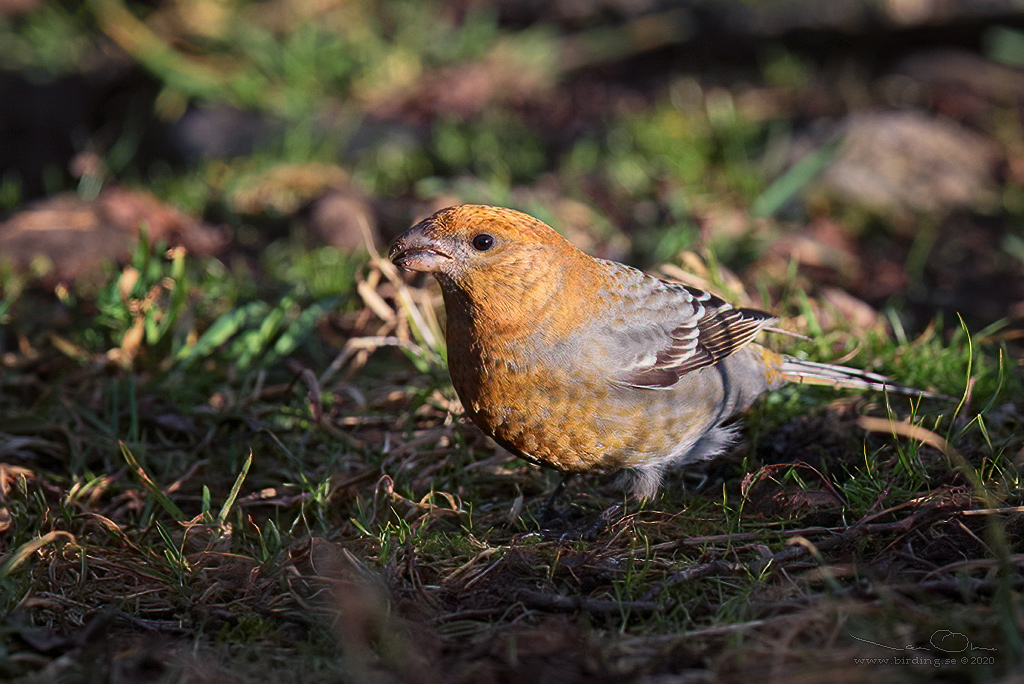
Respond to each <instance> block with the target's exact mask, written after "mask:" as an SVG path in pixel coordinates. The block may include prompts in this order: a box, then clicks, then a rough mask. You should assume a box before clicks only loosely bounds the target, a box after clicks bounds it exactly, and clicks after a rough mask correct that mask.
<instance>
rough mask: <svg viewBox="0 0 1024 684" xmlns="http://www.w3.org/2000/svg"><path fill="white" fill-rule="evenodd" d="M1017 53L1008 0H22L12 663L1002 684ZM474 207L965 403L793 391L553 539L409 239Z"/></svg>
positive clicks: (1012, 562) (582, 506)
mask: <svg viewBox="0 0 1024 684" xmlns="http://www.w3.org/2000/svg"><path fill="white" fill-rule="evenodd" d="M1022 65H1024V12H1022V10H1021V3H1020V0H824V1H823V0H690V1H683V0H679V1H676V2H670V1H668V0H500V1H498V2H483V1H479V0H390V1H389V0H376V1H374V0H262V1H259V2H254V1H243V0H146V1H143V0H138V1H136V0H85V1H84V2H72V1H70V0H0V679H3V680H4V681H15V678H16V677H19V676H20V677H23V679H21V680H18V681H34V682H39V681H90V682H99V681H112V682H127V681H130V682H144V681H172V680H173V681H197V682H198V681H216V682H227V681H246V680H249V681H254V680H255V681H259V680H268V681H269V680H272V681H296V682H298V681H302V682H307V681H354V682H360V681H366V682H374V683H376V682H382V681H383V682H392V681H394V682H398V681H401V682H423V683H424V684H427V683H433V682H440V681H444V682H456V683H458V682H467V683H472V684H479V682H489V681H501V682H529V683H530V684H535V683H536V682H540V681H559V682H574V681H579V682H593V681H610V680H611V679H615V681H630V680H639V681H646V682H651V681H669V680H670V679H671V680H672V681H676V679H678V678H679V677H680V676H681V675H680V673H684V674H685V673H687V672H688V673H689V674H688V675H687V676H685V677H683V678H684V679H685V680H686V681H719V680H721V681H752V680H754V679H763V678H764V677H769V678H770V675H769V674H768V673H769V672H770V673H773V674H774V673H778V674H779V677H778V678H777V679H780V680H782V681H870V682H877V681H889V680H890V679H892V678H893V677H896V678H897V679H899V678H900V676H902V679H900V681H911V680H915V681H919V680H921V679H924V678H926V677H924V675H923V673H924V672H927V673H928V676H927V678H934V676H935V675H934V674H933V673H934V672H936V670H934V668H932V667H930V666H929V665H924V666H922V667H924V668H926V669H924V670H920V671H918V670H915V671H911V670H910V669H894V667H892V666H888V667H883V666H881V665H877V663H876V665H877V666H876V665H871V664H870V663H868V664H861V665H859V666H858V667H857V668H855V667H854V663H855V661H854V660H853V656H855V655H858V654H860V655H864V656H866V657H874V656H877V655H879V651H878V650H877V649H878V648H879V647H878V646H877V644H885V645H888V644H893V645H903V644H915V645H916V646H908V647H907V648H908V649H917V650H915V654H922V653H923V651H922V650H920V649H923V648H927V646H926V645H927V644H929V643H930V644H932V645H933V646H937V644H936V643H935V642H934V641H930V639H933V638H934V635H936V634H940V633H944V634H954V630H959V631H957V632H956V633H955V635H956V636H959V637H964V635H969V637H970V639H971V640H972V642H973V643H975V644H978V645H979V646H981V647H984V648H986V649H988V648H991V649H996V650H997V651H998V652H997V653H995V657H994V658H991V659H989V660H990V661H991V662H989V663H988V664H987V665H984V667H983V668H982V669H981V670H978V669H976V668H975V669H971V668H969V667H968V666H966V665H965V666H964V668H961V669H955V668H947V669H945V670H943V671H942V673H943V674H942V675H939V676H940V677H941V676H945V677H946V678H947V679H949V680H950V681H953V680H956V681H969V680H970V681H993V680H995V679H996V677H997V675H999V676H1016V675H1015V673H1016V672H1018V671H1019V670H1020V663H1021V662H1024V646H1022V644H1024V642H1022V641H1021V638H1020V634H1021V632H1022V631H1024V622H1022V619H1021V613H1020V610H1019V605H1020V601H1019V593H1020V587H1021V586H1022V583H1024V580H1022V576H1021V571H1020V558H1021V555H1020V554H1021V552H1022V551H1024V541H1022V540H1024V532H1022V530H1024V523H1022V520H1024V519H1022V517H1021V511H1022V510H1024V509H1022V508H1021V507H1020V504H1021V503H1022V502H1024V494H1022V482H1024V479H1022V478H1021V475H1020V472H1021V471H1020V468H1021V464H1022V463H1024V441H1022V439H1024V437H1022V436H1024V410H1022V405H1021V397H1022V396H1024V393H1022V391H1021V389H1020V388H1021V385H1020V376H1021V365H1020V359H1021V358H1022V356H1024V347H1022V345H1021V344H1020V340H1021V322H1022V320H1024V123H1022V112H1024V69H1022ZM459 202H478V203H490V204H498V205H504V206H511V207H515V208H517V209H520V210H523V211H526V212H529V213H531V214H534V215H535V216H537V217H539V218H541V219H542V220H544V221H546V222H548V223H550V224H551V225H553V226H554V227H555V228H557V229H558V230H560V231H562V232H563V233H565V234H566V235H567V236H568V237H569V238H570V239H571V240H572V241H573V242H575V243H576V244H577V245H579V246H580V247H581V248H583V249H585V250H586V251H588V252H590V253H592V254H595V255H598V256H602V257H608V258H613V259H618V260H624V261H627V262H629V263H631V264H634V265H636V266H639V267H642V268H646V269H649V270H651V271H652V272H658V273H661V274H663V275H666V276H669V277H675V278H684V279H688V280H689V281H690V282H692V283H694V284H697V285H701V286H705V287H711V288H713V289H715V290H717V291H718V292H719V293H720V294H722V295H724V296H726V297H728V298H729V299H730V300H732V301H740V302H743V303H750V304H754V305H757V306H761V307H764V308H768V309H771V310H772V311H774V312H776V313H777V314H778V315H780V316H782V317H785V318H787V319H790V320H787V322H786V324H787V325H791V326H792V327H793V328H794V329H796V330H800V331H803V332H806V333H807V334H808V336H809V337H810V338H811V339H809V340H802V341H797V340H794V339H791V338H778V337H775V338H773V344H779V345H782V346H784V345H790V346H789V347H785V348H786V350H787V351H795V353H807V354H808V355H810V356H811V357H812V358H815V359H818V360H824V361H838V362H841V363H848V364H850V365H855V366H857V367H863V368H868V369H870V370H876V371H879V372H882V373H887V374H890V375H892V376H893V377H895V378H896V379H897V380H898V381H899V382H901V383H905V384H908V385H912V386H919V387H922V388H930V389H934V390H936V391H939V392H943V393H947V394H950V395H955V396H957V397H958V398H961V397H962V401H960V402H959V403H957V402H949V403H948V405H946V404H943V405H941V406H931V405H929V404H928V402H925V403H924V404H922V405H919V404H917V403H914V404H911V408H910V409H909V410H910V417H908V418H906V419H905V420H904V416H905V412H906V410H907V408H906V407H907V403H906V402H903V403H899V404H897V403H896V402H895V401H890V400H891V399H892V398H890V397H870V396H864V395H856V394H854V395H843V396H842V397H838V396H837V393H835V392H832V391H831V390H830V389H827V388H826V389H823V390H822V391H820V392H815V391H813V388H787V389H785V390H781V391H779V392H774V393H772V394H771V395H770V396H768V397H766V399H765V400H764V401H763V402H759V403H758V404H757V405H756V406H755V407H754V408H753V409H752V410H751V411H750V412H748V414H747V415H746V416H744V419H743V422H742V423H741V425H742V426H743V427H742V436H741V437H740V438H739V439H737V442H736V446H735V448H733V449H731V450H730V453H729V456H728V458H723V459H721V460H720V461H717V462H715V463H713V464H711V467H709V469H708V472H707V473H704V474H698V476H697V477H696V478H693V479H686V478H684V477H683V476H680V477H678V478H676V477H675V476H673V479H672V482H671V484H670V485H668V486H666V487H665V494H664V495H663V496H662V497H661V498H659V499H658V500H656V501H654V502H649V503H648V505H647V506H646V507H645V508H641V509H640V510H639V511H635V510H633V509H632V508H630V511H629V515H628V516H626V517H623V518H622V519H621V520H618V521H615V522H614V525H613V527H612V528H611V529H608V530H605V531H603V532H601V534H600V536H599V538H598V540H597V541H595V542H593V543H591V542H579V543H577V542H572V543H569V542H563V541H562V540H560V539H558V538H555V537H551V538H548V539H544V538H543V537H538V536H537V535H536V532H537V530H538V529H539V526H540V524H539V522H538V521H537V520H536V519H535V518H534V517H533V516H534V512H536V511H538V510H540V506H541V504H542V502H543V501H544V500H545V499H546V498H547V496H548V494H550V492H551V491H552V490H553V488H554V486H555V483H556V481H557V479H558V478H557V474H556V473H553V472H551V471H545V470H541V469H538V468H536V467H534V466H532V465H529V464H526V463H525V462H523V461H521V460H518V459H515V458H513V457H512V456H511V455H509V454H508V453H506V452H504V451H503V450H501V449H500V448H498V447H496V446H495V445H494V444H493V443H491V442H489V441H488V440H486V439H485V438H484V436H483V435H482V434H481V433H480V432H479V431H477V430H475V429H474V428H472V427H471V426H468V425H467V424H465V423H464V422H463V421H461V420H460V416H461V414H462V411H461V408H460V406H459V404H458V401H457V398H456V397H455V396H454V393H453V391H452V388H451V383H450V382H449V380H448V376H447V369H446V366H445V358H444V355H445V348H444V343H443V338H442V333H441V332H440V330H441V326H440V325H439V320H438V319H439V317H441V316H443V312H442V311H441V307H440V302H439V299H438V297H437V291H436V289H433V288H434V284H433V282H432V281H430V280H429V279H426V278H415V277H413V276H411V275H410V274H399V273H397V272H396V271H395V270H394V268H393V267H392V266H391V265H390V264H389V263H387V262H386V261H384V260H382V259H381V258H380V257H379V255H380V254H382V253H386V250H387V246H388V244H389V242H390V241H391V240H392V239H393V238H394V237H395V236H396V235H397V234H398V233H400V232H401V231H403V230H405V229H406V228H408V227H409V226H410V225H411V224H412V223H414V222H415V221H416V220H418V219H420V218H422V217H424V216H426V215H428V214H430V213H432V212H433V211H435V210H436V209H439V208H441V207H444V206H448V205H451V204H455V203H459ZM964 329H966V330H967V331H969V332H970V334H969V335H968V334H966V333H965V330H964ZM797 347H799V350H796V348H797ZM819 389H820V388H819ZM883 400H884V401H883ZM825 402H828V403H827V405H826V403H825ZM862 417H865V418H864V419H863V420H862ZM974 468H976V469H977V470H976V471H975V470H973V469H974ZM691 481H699V482H700V483H701V484H698V485H697V486H698V487H701V486H702V487H703V489H700V490H699V491H697V492H695V491H694V490H693V489H692V488H691V487H690V486H689V484H688V483H690V482H691ZM684 483H687V484H686V485H685V486H684ZM620 496H621V493H620V491H619V490H618V489H617V488H616V487H615V485H614V482H613V481H612V478H610V477H609V478H600V477H597V476H594V477H592V478H578V479H577V480H576V481H575V484H573V485H570V490H569V493H568V495H567V497H566V501H567V502H571V509H570V510H571V511H573V512H576V513H579V514H581V515H591V514H592V515H593V516H594V517H596V515H597V512H599V511H601V510H604V509H605V507H606V506H608V505H609V504H610V503H611V502H614V501H616V500H619V497H620ZM569 506H570V504H568V503H567V507H569ZM630 506H632V504H630ZM609 510H610V509H609ZM968 514H970V515H968ZM997 516H998V517H997ZM1003 522H1005V529H1004V528H1003V527H1002V525H1003ZM794 526H796V528H797V529H795V530H794V529H792V528H793V527H794ZM594 529H595V530H596V529H597V528H596V527H595V528H594ZM831 530H842V533H841V534H837V535H832V536H824V535H826V534H831V532H830V531H831ZM595 534H596V532H595ZM808 538H809V539H811V540H812V541H813V543H812V541H808ZM795 540H802V545H794V544H793V541H795ZM814 544H818V545H819V546H818V547H815V546H814ZM776 551H777V553H775V552H776ZM811 551H813V553H814V560H813V562H812V560H811V558H810V556H806V557H805V556H802V555H801V554H805V553H810V552H811ZM819 551H821V552H822V553H824V554H825V557H822V556H821V553H819ZM773 553H774V555H772V554H773ZM766 554H767V555H766ZM821 564H824V565H821ZM819 565H820V567H819ZM694 568H695V569H696V570H693V569H694ZM1004 580H1005V581H1004ZM928 592H933V593H928ZM972 592H974V593H972ZM908 597H914V598H908ZM937 630H938V631H937ZM847 632H848V633H849V636H848V635H847ZM861 637H863V638H861ZM869 637H870V640H869ZM965 638H966V637H965ZM876 640H877V644H876ZM884 648H890V650H893V649H895V648H896V646H892V647H889V646H884ZM961 650H962V649H961ZM940 651H942V649H938V650H936V651H933V652H932V653H933V655H947V654H948V653H949V652H950V651H949V650H948V649H946V650H945V651H943V652H941V653H940ZM881 653H882V654H883V655H890V654H888V653H887V652H885V651H881ZM956 653H957V654H959V653H960V651H959V650H958V651H957V652H956ZM339 654H340V656H339ZM911 655H914V654H911ZM983 655H989V653H988V651H985V652H984V653H983ZM872 662H874V661H872ZM872 668H874V669H872ZM984 668H988V669H984ZM815 671H817V672H819V674H818V675H813V672H815ZM914 672H917V674H916V675H915V677H916V679H915V678H912V677H910V675H911V674H914ZM956 672H961V675H957V676H956V677H953V675H954V674H955V673H956ZM979 672H980V673H981V674H978V673H979ZM809 673H810V674H809ZM541 675H544V676H547V677H548V679H547V680H545V678H544V676H541ZM691 675H692V676H691ZM968 675H971V676H968ZM666 677H667V678H668V679H666ZM972 677H973V678H972Z"/></svg>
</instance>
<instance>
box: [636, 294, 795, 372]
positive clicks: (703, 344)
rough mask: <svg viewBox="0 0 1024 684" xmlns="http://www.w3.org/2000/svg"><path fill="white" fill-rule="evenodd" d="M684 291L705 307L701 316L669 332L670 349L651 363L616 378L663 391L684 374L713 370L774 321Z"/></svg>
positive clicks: (666, 349)
mask: <svg viewBox="0 0 1024 684" xmlns="http://www.w3.org/2000/svg"><path fill="white" fill-rule="evenodd" d="M686 290H687V291H688V292H689V293H690V294H691V295H693V296H694V297H695V298H696V299H697V300H698V301H700V302H701V303H702V304H703V305H704V315H703V316H701V317H700V318H698V319H696V320H690V321H687V322H686V323H684V324H682V325H680V326H679V327H677V328H676V329H675V330H673V331H672V333H671V335H670V339H671V341H670V344H669V346H667V347H665V348H663V349H661V350H660V351H659V352H658V354H657V357H656V359H655V361H654V363H653V364H652V365H650V366H647V367H644V368H638V369H636V370H633V371H632V372H630V373H628V374H627V375H625V376H623V377H620V378H617V380H618V382H620V383H622V384H627V385H632V386H634V387H649V388H662V389H663V388H666V387H671V386H672V385H675V384H676V383H677V382H679V379H680V378H682V377H683V376H684V375H686V374H687V373H692V372H694V371H697V370H700V369H701V368H706V367H707V366H713V365H714V364H716V363H718V362H719V361H720V360H721V359H724V358H725V357H727V356H729V355H730V354H732V353H734V352H736V350H738V349H741V348H743V347H745V346H746V345H748V344H750V342H751V341H753V339H754V337H756V336H757V333H758V332H760V331H761V329H762V328H764V327H765V326H767V325H770V324H771V323H772V322H773V321H774V320H775V318H774V317H773V316H772V315H771V314H769V313H766V312H764V311H759V310H757V309H736V308H733V307H732V306H731V305H730V304H728V303H727V302H725V301H724V300H722V299H720V298H718V297H716V296H714V295H712V294H710V293H708V292H704V291H702V290H698V289H696V288H690V287H687V288H686Z"/></svg>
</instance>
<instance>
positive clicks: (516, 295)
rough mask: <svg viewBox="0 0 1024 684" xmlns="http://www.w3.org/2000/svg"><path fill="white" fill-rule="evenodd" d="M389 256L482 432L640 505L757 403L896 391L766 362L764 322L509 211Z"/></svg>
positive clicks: (776, 358)
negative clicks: (433, 301) (434, 305)
mask: <svg viewBox="0 0 1024 684" xmlns="http://www.w3.org/2000/svg"><path fill="white" fill-rule="evenodd" d="M390 257H391V259H392V260H393V261H394V262H395V263H396V264H397V265H398V266H400V267H402V268H405V269H408V270H412V271H421V272H426V273H431V274H433V275H434V277H435V278H437V280H438V282H439V283H440V285H441V291H442V293H443V296H444V303H445V309H446V312H447V329H446V337H447V344H448V364H449V371H450V373H451V378H452V383H453V384H454V386H455V390H456V392H458V395H459V398H460V399H461V400H462V403H463V405H464V406H465V409H466V412H467V413H468V414H469V416H470V418H472V420H473V421H474V422H475V423H476V424H477V425H478V426H479V427H480V428H481V429H482V430H483V431H484V432H486V433H487V434H489V435H491V436H492V437H493V438H494V439H495V440H496V441H497V442H498V443H499V444H501V445H502V446H504V447H506V448H507V449H509V450H510V451H512V452H513V453H515V454H517V455H519V456H521V457H523V458H526V459H528V460H531V461H533V462H536V463H540V464H543V465H547V466H550V467H553V468H557V469H558V470H561V471H563V472H584V471H591V470H617V469H629V470H631V471H632V472H633V474H634V475H635V477H634V478H633V484H632V494H633V495H634V496H636V497H638V498H647V497H651V496H653V495H654V494H655V493H656V492H657V490H658V487H659V485H660V483H661V479H662V476H663V473H664V472H665V470H666V469H667V468H669V467H677V466H682V465H686V464H688V463H692V462H694V461H696V460H698V459H702V458H708V457H710V456H713V455H715V454H716V453H719V452H721V451H722V449H723V448H724V447H725V446H726V445H727V444H728V443H729V441H730V440H731V438H732V430H731V429H730V428H727V427H722V423H723V421H725V420H726V419H727V418H729V417H730V416H731V415H733V414H734V413H736V412H737V411H740V410H742V409H744V408H746V407H747V406H749V405H750V403H751V402H752V401H754V399H755V398H756V397H757V396H758V395H760V394H761V393H762V392H764V391H765V390H768V389H772V388H776V387H779V386H781V385H783V384H785V383H786V382H792V381H796V382H815V383H827V384H833V385H836V386H847V387H858V388H866V387H872V388H889V389H896V390H906V389H907V388H902V387H899V386H896V385H893V384H891V383H888V381H887V380H886V378H884V377H883V376H879V375H875V374H872V373H866V372H863V371H858V370H855V369H850V368H845V367H842V366H832V365H827V364H816V363H810V362H805V361H800V360H797V359H794V358H791V357H786V356H782V355H780V354H777V353H775V352H772V351H770V350H768V349H766V348H764V347H762V346H761V345H759V344H756V343H754V342H753V340H754V338H755V337H756V336H757V334H758V333H759V332H760V331H761V330H762V329H763V328H765V327H766V326H769V325H770V324H771V323H772V322H773V321H774V320H775V319H774V318H773V317H772V316H771V315H770V314H767V313H764V312H762V311H758V310H756V309H745V308H734V307H733V306H731V305H729V304H728V303H727V302H725V301H723V300H722V299H719V298H718V297H716V296H714V295H712V294H710V293H708V292H704V291H702V290H698V289H696V288H692V287H688V286H685V285H682V284H679V283H672V282H667V281H664V280H659V279H657V278H654V277H652V276H649V275H646V274H644V273H643V272H641V271H639V270H637V269H634V268H631V267H629V266H626V265H623V264H619V263H616V262H612V261H605V260H602V259H595V258H593V257H591V256H588V255H587V254H584V253H583V252H581V251H580V250H578V249H576V248H575V247H574V246H573V245H572V244H570V243H569V242H568V241H567V240H565V239H564V238H563V237H561V236H560V235H559V234H558V233H557V232H555V231H554V230H553V229H551V228H550V227H548V226H547V225H545V224H544V223H542V222H541V221H538V220H537V219H535V218H533V217H531V216H528V215H526V214H523V213H521V212H518V211H514V210H511V209H503V208H499V207H488V206H478V205H461V206H455V207H450V208H448V209H444V210H442V211H439V212H437V213H436V214H434V215H433V216H431V217H429V218H427V219H426V220H424V221H422V222H420V223H419V224H417V225H415V226H413V227H412V228H410V229H409V230H408V231H406V232H405V233H404V234H402V235H401V236H400V237H399V238H398V239H397V240H396V241H395V243H394V245H393V246H392V248H391V253H390Z"/></svg>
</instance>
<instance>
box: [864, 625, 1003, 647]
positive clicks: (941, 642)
mask: <svg viewBox="0 0 1024 684" xmlns="http://www.w3.org/2000/svg"><path fill="white" fill-rule="evenodd" d="M850 636H852V637H853V638H854V639H856V640H857V641H863V642H864V643H865V644H871V645H872V646H878V647H879V648H887V649H889V650H890V651H926V650H928V646H914V645H913V644H908V645H907V646H903V647H899V646H886V645H885V644H880V643H878V642H877V641H871V640H870V639H862V638H861V637H859V636H857V635H856V634H851V635H850ZM928 643H929V644H930V645H931V647H932V648H934V649H935V650H937V651H943V652H944V653H964V652H966V651H998V650H999V649H998V648H986V647H984V646H975V645H974V644H973V643H972V642H971V640H970V639H968V638H967V636H966V635H964V634H961V633H960V632H951V631H949V630H948V629H937V630H935V631H934V632H932V635H931V637H929V639H928Z"/></svg>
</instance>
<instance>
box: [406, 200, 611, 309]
mask: <svg viewBox="0 0 1024 684" xmlns="http://www.w3.org/2000/svg"><path fill="white" fill-rule="evenodd" d="M389 256H390V258H391V260H392V261H394V262H395V264H397V265H398V266H399V267H401V268H404V269H407V270H410V271H419V272H423V273H432V274H433V275H434V276H435V277H436V278H437V280H438V282H440V284H441V288H442V290H443V291H444V293H445V302H446V304H447V305H448V308H449V316H450V315H451V314H452V311H451V308H452V306H453V305H455V306H458V307H460V308H464V309H467V310H470V311H473V312H475V313H484V315H486V316H488V317H489V318H497V319H498V320H504V321H505V322H507V323H509V324H514V323H517V322H518V323H526V320H521V321H516V320H515V319H517V318H529V317H530V316H532V315H534V314H535V313H536V311H537V307H544V306H549V305H550V304H551V300H553V299H556V298H558V297H559V296H560V295H561V296H564V294H565V288H567V287H568V288H570V289H571V290H572V292H571V293H570V295H578V294H584V293H581V292H579V288H580V285H581V283H587V282H588V280H589V281H590V282H592V283H593V284H594V285H596V284H597V280H596V279H594V278H590V279H588V278H587V276H593V275H594V274H595V272H596V271H597V270H598V267H597V263H596V262H595V261H594V260H593V259H592V258H591V257H589V256H587V255H586V254H584V253H583V252H581V251H579V250H578V249H576V248H575V247H574V246H573V245H572V244H571V243H570V242H569V241H567V240H566V239H565V238H563V237H562V236H561V235H559V234H558V233H557V232H555V231H554V230H553V229H552V228H550V227H548V226H547V225H546V224H544V223H543V222H541V221H538V220H537V219H535V218H533V217H532V216H528V215H527V214H524V213H522V212H519V211H515V210H513V209H504V208H501V207H489V206H482V205H473V204H463V205H459V206H454V207H449V208H447V209H442V210H441V211H439V212H437V213H436V214H434V215H433V216H431V217H429V218H427V219H424V220H423V221H420V222H419V223H418V224H416V225H415V226H413V227H412V228H410V229H409V230H407V231H406V232H405V233H403V234H402V235H400V236H399V237H398V239H397V240H395V243H394V245H392V247H391V252H390V255H389ZM584 289H586V288H585V287H584ZM479 310H482V312H481V311H479Z"/></svg>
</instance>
